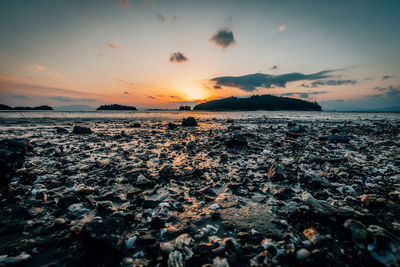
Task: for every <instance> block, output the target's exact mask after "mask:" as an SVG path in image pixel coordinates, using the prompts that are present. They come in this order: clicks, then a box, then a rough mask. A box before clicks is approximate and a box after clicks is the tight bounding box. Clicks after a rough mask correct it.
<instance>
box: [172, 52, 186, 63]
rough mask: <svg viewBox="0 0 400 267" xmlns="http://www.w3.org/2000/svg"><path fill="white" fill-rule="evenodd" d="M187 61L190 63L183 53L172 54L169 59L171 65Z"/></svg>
mask: <svg viewBox="0 0 400 267" xmlns="http://www.w3.org/2000/svg"><path fill="white" fill-rule="evenodd" d="M186 61H189V59H188V58H187V57H186V56H185V55H184V54H182V53H181V52H175V53H172V54H171V56H170V58H169V62H171V63H183V62H186Z"/></svg>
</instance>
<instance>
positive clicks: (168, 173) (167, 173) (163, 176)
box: [158, 165, 175, 182]
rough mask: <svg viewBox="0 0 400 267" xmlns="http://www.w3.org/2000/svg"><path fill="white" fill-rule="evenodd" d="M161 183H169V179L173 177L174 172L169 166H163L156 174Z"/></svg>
mask: <svg viewBox="0 0 400 267" xmlns="http://www.w3.org/2000/svg"><path fill="white" fill-rule="evenodd" d="M158 175H159V176H160V181H161V182H169V180H170V179H172V178H174V177H175V174H174V170H173V169H172V167H171V166H170V165H165V166H164V167H163V168H162V169H161V170H160V171H159V173H158Z"/></svg>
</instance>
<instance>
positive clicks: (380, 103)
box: [319, 85, 400, 111]
mask: <svg viewBox="0 0 400 267" xmlns="http://www.w3.org/2000/svg"><path fill="white" fill-rule="evenodd" d="M374 90H375V91H378V92H379V93H377V94H370V95H364V96H362V97H359V98H356V99H337V100H326V101H319V104H320V105H321V106H322V107H323V108H324V109H330V110H343V111H353V110H370V111H374V110H385V109H386V110H391V109H397V110H398V109H400V105H399V103H400V85H390V86H388V87H375V88H374Z"/></svg>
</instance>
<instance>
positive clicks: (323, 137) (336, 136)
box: [319, 134, 350, 144]
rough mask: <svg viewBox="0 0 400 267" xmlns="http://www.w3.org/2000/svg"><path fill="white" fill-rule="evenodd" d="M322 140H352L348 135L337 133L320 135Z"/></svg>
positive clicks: (341, 141)
mask: <svg viewBox="0 0 400 267" xmlns="http://www.w3.org/2000/svg"><path fill="white" fill-rule="evenodd" d="M319 140H320V141H329V142H332V143H336V144H338V143H348V142H350V138H349V137H347V136H341V135H337V134H332V135H328V136H320V137H319Z"/></svg>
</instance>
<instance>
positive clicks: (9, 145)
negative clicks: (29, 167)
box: [0, 139, 33, 186]
mask: <svg viewBox="0 0 400 267" xmlns="http://www.w3.org/2000/svg"><path fill="white" fill-rule="evenodd" d="M32 150H33V147H32V146H31V145H30V143H29V142H27V141H24V140H20V139H3V140H1V141H0V169H1V172H0V186H4V185H7V184H8V183H9V182H10V181H11V179H12V177H13V175H14V173H15V170H16V169H17V168H19V167H21V165H22V163H23V162H24V160H25V155H26V153H27V152H28V151H32Z"/></svg>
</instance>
